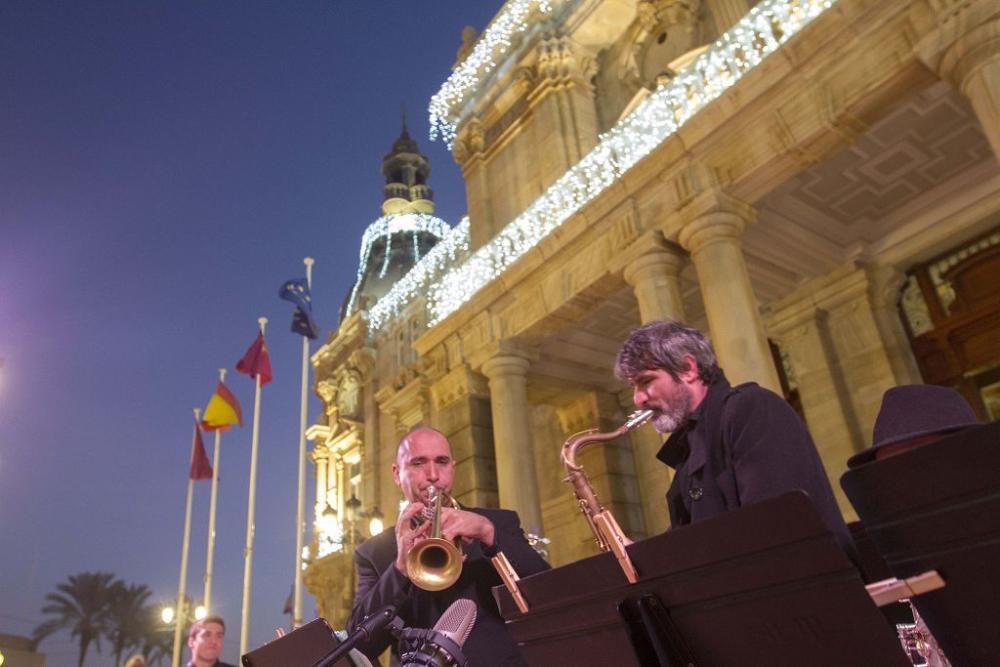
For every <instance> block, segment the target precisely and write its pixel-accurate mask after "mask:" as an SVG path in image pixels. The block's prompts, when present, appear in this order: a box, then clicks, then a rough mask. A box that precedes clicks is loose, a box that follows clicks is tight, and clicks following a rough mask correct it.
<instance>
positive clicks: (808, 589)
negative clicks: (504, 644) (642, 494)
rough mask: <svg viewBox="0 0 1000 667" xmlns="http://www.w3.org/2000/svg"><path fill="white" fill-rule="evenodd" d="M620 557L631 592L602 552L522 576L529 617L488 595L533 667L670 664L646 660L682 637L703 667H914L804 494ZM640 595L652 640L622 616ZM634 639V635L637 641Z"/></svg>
mask: <svg viewBox="0 0 1000 667" xmlns="http://www.w3.org/2000/svg"><path fill="white" fill-rule="evenodd" d="M628 551H629V555H630V556H631V558H632V562H633V563H634V564H635V566H636V569H637V570H638V572H639V577H640V578H639V582H638V583H636V584H633V585H629V584H628V583H627V582H626V580H625V576H624V574H623V573H622V571H621V569H620V568H619V567H618V564H617V562H616V561H615V558H614V556H613V555H612V554H611V553H602V554H598V555H596V556H592V557H590V558H585V559H583V560H580V561H577V562H575V563H571V564H569V565H566V566H564V567H560V568H557V569H555V570H550V571H548V572H542V573H539V574H536V575H533V576H530V577H526V578H524V579H521V580H520V581H519V582H518V583H519V585H520V588H521V591H522V592H523V594H524V597H525V598H526V599H527V601H528V604H529V606H530V609H529V611H528V613H527V614H521V613H520V612H519V611H518V610H517V607H516V605H515V604H514V602H513V600H512V598H511V596H510V593H509V592H508V591H507V590H506V589H505V588H503V587H498V588H495V589H494V593H495V595H496V596H497V600H498V603H499V605H500V611H501V614H502V615H503V617H504V618H505V619H507V623H508V627H509V629H510V631H511V633H512V635H513V636H514V638H515V640H517V642H518V643H519V644H520V646H521V649H522V653H523V654H524V655H525V657H526V658H527V660H528V662H529V664H531V665H555V664H565V663H566V662H567V661H570V662H572V664H574V665H577V666H582V667H587V666H590V665H594V666H597V665H602V666H603V665H609V664H614V665H639V664H642V665H643V667H645V665H649V664H654V665H655V664H667V662H665V661H664V660H663V658H662V656H661V657H659V658H656V659H657V661H658V662H652V660H651V658H650V646H653V647H656V646H658V645H659V646H663V645H668V646H669V645H671V644H672V643H673V645H676V644H677V643H678V642H677V639H678V638H679V639H680V640H681V641H682V643H683V645H684V646H685V647H686V648H687V649H688V651H689V656H690V658H691V662H692V663H693V664H695V665H698V666H699V667H705V666H710V667H729V666H733V667H737V666H740V667H742V666H743V665H747V664H767V665H788V666H790V667H791V666H795V667H801V665H810V666H811V667H821V666H829V667H843V666H844V665H879V666H880V667H892V666H899V667H906V666H907V665H909V664H910V663H909V662H908V661H907V659H906V656H905V655H904V653H903V650H902V647H901V646H900V643H899V641H898V640H897V638H896V636H895V632H894V631H893V630H892V629H891V628H890V627H889V625H888V624H887V623H886V621H885V620H884V619H883V617H882V615H881V614H880V613H879V611H878V609H877V608H876V606H875V604H874V603H873V602H872V601H871V599H870V597H869V596H868V594H867V593H866V591H865V588H864V584H863V583H862V581H861V578H860V576H859V574H858V572H857V570H856V569H855V568H854V566H853V565H851V563H850V561H848V559H847V557H846V556H845V555H844V553H843V551H842V550H841V549H840V547H839V546H838V545H837V543H836V541H835V540H834V537H833V535H832V534H831V533H830V532H829V531H828V530H827V529H826V528H825V527H824V526H823V523H822V521H821V520H820V518H819V515H818V514H817V512H816V509H815V508H814V507H813V504H812V502H811V501H810V500H809V498H808V497H807V496H806V495H805V494H804V493H802V492H800V491H796V492H790V493H787V494H784V495H782V496H779V497H776V498H772V499H769V500H766V501H763V502H761V503H758V504H755V505H752V506H748V507H744V508H742V509H740V510H737V511H734V512H729V513H727V514H724V515H721V516H719V517H716V518H714V519H711V520H708V521H702V522H700V523H697V524H694V525H690V526H684V527H682V528H678V529H675V530H671V531H669V532H667V533H664V534H662V535H658V536H655V537H651V538H649V539H646V540H643V541H641V542H636V543H635V544H633V545H631V546H630V547H628ZM646 595H651V596H655V598H654V602H657V603H662V606H663V607H664V608H665V610H666V613H667V614H668V616H669V619H668V622H667V624H666V625H667V627H666V628H664V629H665V630H666V632H659V633H657V632H655V629H654V631H653V633H652V634H658V635H659V636H648V635H649V634H650V629H649V624H648V623H647V624H646V627H645V628H642V627H639V628H637V627H636V626H635V625H634V624H632V625H627V624H626V622H625V620H623V618H622V615H621V614H620V613H619V611H618V609H619V606H620V605H622V604H623V603H624V605H625V606H626V607H628V606H629V605H630V604H632V605H633V607H634V603H635V602H636V601H641V600H642V599H643V598H644V596H646ZM627 615H628V614H626V616H627ZM647 620H648V619H647ZM643 630H645V632H646V635H647V636H642V635H643ZM630 634H631V635H632V636H633V637H635V636H636V635H639V636H638V638H637V639H638V641H636V643H635V644H633V640H630ZM671 634H673V635H674V636H673V637H671ZM671 640H673V642H671ZM637 652H638V653H639V654H640V655H641V656H642V657H641V658H640V657H637Z"/></svg>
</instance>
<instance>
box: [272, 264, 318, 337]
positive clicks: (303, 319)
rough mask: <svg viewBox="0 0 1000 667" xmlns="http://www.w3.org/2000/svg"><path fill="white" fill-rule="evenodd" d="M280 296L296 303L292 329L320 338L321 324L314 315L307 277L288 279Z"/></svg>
mask: <svg viewBox="0 0 1000 667" xmlns="http://www.w3.org/2000/svg"><path fill="white" fill-rule="evenodd" d="M278 296H279V297H281V298H282V299H284V300H285V301H291V302H292V303H294V304H295V313H294V314H293V315H292V327H291V329H292V331H294V332H295V333H297V334H300V335H302V336H305V337H306V338H309V339H311V340H315V339H317V338H319V325H318V324H316V320H314V319H313V316H312V296H311V295H310V294H309V283H308V282H306V280H305V278H292V279H291V280H286V281H285V284H284V285H282V286H281V290H280V291H279V292H278Z"/></svg>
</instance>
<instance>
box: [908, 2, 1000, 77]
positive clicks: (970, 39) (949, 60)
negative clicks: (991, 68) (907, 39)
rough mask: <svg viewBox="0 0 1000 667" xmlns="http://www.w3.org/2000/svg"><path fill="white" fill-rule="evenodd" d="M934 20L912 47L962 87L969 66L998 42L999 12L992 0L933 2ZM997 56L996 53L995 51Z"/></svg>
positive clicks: (934, 68)
mask: <svg viewBox="0 0 1000 667" xmlns="http://www.w3.org/2000/svg"><path fill="white" fill-rule="evenodd" d="M931 11H932V12H933V14H934V15H933V17H932V20H933V21H934V22H935V23H936V26H935V27H933V28H932V29H931V30H930V31H929V32H928V33H927V34H926V36H924V37H923V38H922V39H921V40H920V41H919V42H917V44H916V46H914V48H913V50H914V53H916V55H917V57H918V58H920V60H922V61H923V62H924V64H926V65H927V66H928V67H929V68H930V69H931V70H933V71H934V72H936V73H938V74H939V75H940V76H941V77H942V78H944V79H947V80H949V81H951V82H952V83H954V84H955V85H956V86H957V87H959V89H961V88H962V85H961V84H962V82H963V81H964V80H965V79H966V78H967V76H968V74H969V73H970V72H971V71H972V69H975V68H974V67H973V68H972V69H970V68H969V65H973V64H975V62H976V61H978V62H979V63H980V64H982V63H983V62H985V61H986V60H989V58H986V60H984V59H983V58H982V56H984V55H987V56H988V55H989V50H988V48H987V49H986V50H983V47H988V46H989V44H990V43H991V42H995V41H996V37H997V23H998V21H1000V15H998V12H997V10H996V5H995V3H994V2H992V0H971V1H969V2H964V3H955V2H953V1H951V0H933V1H932V2H931ZM993 53H994V55H995V54H996V52H995V51H994V52H993Z"/></svg>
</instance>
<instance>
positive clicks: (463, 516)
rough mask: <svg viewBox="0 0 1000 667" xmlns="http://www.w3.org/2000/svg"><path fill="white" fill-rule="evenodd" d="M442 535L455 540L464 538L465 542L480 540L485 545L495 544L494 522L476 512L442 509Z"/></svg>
mask: <svg viewBox="0 0 1000 667" xmlns="http://www.w3.org/2000/svg"><path fill="white" fill-rule="evenodd" d="M441 537H443V538H444V539H446V540H449V541H454V540H455V538H458V537H460V538H462V541H463V542H471V541H472V540H479V541H480V542H482V543H483V546H487V547H490V546H493V540H494V539H495V537H494V528H493V523H492V522H491V521H490V520H489V519H487V518H486V517H484V516H482V515H481V514H476V513H475V512H467V511H465V510H457V509H451V508H445V509H442V510H441Z"/></svg>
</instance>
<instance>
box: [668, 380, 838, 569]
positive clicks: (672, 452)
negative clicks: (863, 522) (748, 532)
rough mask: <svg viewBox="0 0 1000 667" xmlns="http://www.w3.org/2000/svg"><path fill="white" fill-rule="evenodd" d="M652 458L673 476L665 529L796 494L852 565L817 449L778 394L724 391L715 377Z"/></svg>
mask: <svg viewBox="0 0 1000 667" xmlns="http://www.w3.org/2000/svg"><path fill="white" fill-rule="evenodd" d="M656 456H657V458H658V459H660V460H661V461H663V462H664V463H666V464H667V465H669V466H671V467H672V468H675V470H676V473H675V475H674V480H673V483H672V484H671V485H670V489H669V490H668V491H667V506H668V509H669V511H670V521H671V525H673V526H684V525H687V524H690V523H695V522H697V521H702V520H704V519H710V518H712V517H714V516H718V515H719V514H722V513H723V512H728V511H730V510H734V509H738V508H740V507H743V506H744V505H750V504H752V503H755V502H759V501H761V500H764V499H765V498H771V497H773V496H777V495H780V494H782V493H785V492H786V491H790V490H793V489H801V490H803V491H805V492H806V493H807V494H808V495H809V498H810V499H811V500H812V502H813V505H815V506H816V509H817V510H818V511H819V514H820V517H821V518H822V520H823V523H824V524H825V525H826V527H827V528H829V529H830V532H832V533H833V535H834V537H835V538H836V539H837V542H838V543H839V544H840V545H841V547H843V549H844V551H845V553H846V554H847V555H848V556H849V557H850V558H851V559H852V560H854V561H855V562H856V559H855V552H854V543H853V542H852V541H851V538H850V534H849V533H848V531H847V526H846V525H845V524H844V519H843V516H842V515H841V513H840V509H839V508H838V507H837V501H836V499H835V497H834V495H833V489H832V488H831V487H830V481H829V479H828V478H827V475H826V471H825V470H824V469H823V464H822V462H821V461H820V458H819V453H818V452H817V451H816V445H815V444H813V441H812V437H810V435H809V432H808V431H807V430H806V427H805V424H803V423H802V420H801V419H799V416H798V415H797V414H796V413H795V411H794V410H793V409H792V407H791V406H790V405H788V403H787V402H786V401H785V400H784V399H783V398H781V397H780V396H778V395H777V394H775V393H773V392H771V391H768V390H767V389H764V388H762V387H759V386H758V385H756V384H754V383H747V384H741V385H739V386H737V387H730V385H729V382H728V381H727V380H726V378H725V377H724V376H723V375H722V373H721V371H720V372H719V373H718V375H717V378H716V379H715V380H714V381H713V382H712V383H711V384H710V385H709V389H708V393H707V394H706V396H705V398H704V400H703V401H702V402H701V404H700V405H699V406H698V407H697V408H696V409H695V411H694V413H693V414H692V416H691V418H690V419H689V420H688V422H687V423H686V424H685V425H684V426H682V427H681V428H679V429H678V430H677V431H676V432H675V433H674V434H673V435H671V436H670V438H669V439H668V440H667V442H666V443H665V444H664V445H663V447H662V448H661V449H660V451H659V453H658V454H657V455H656Z"/></svg>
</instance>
